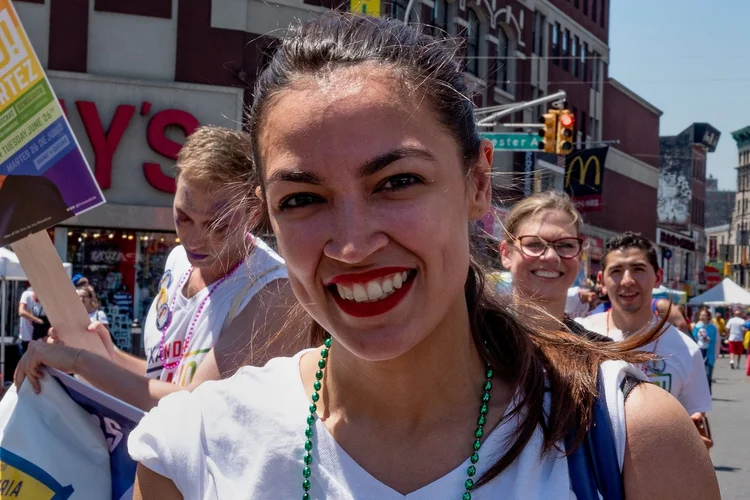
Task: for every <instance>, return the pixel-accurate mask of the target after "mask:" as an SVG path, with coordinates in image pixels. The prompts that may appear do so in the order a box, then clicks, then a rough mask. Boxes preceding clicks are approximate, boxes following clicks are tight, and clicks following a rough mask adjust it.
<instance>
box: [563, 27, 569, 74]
mask: <svg viewBox="0 0 750 500" xmlns="http://www.w3.org/2000/svg"><path fill="white" fill-rule="evenodd" d="M568 38H570V31H568V30H563V32H562V44H561V45H562V51H561V56H562V69H564V70H565V71H569V70H570V58H569V57H570V53H569V52H568Z"/></svg>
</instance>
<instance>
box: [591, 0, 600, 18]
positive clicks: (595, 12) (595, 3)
mask: <svg viewBox="0 0 750 500" xmlns="http://www.w3.org/2000/svg"><path fill="white" fill-rule="evenodd" d="M598 17H599V0H591V19H593V20H594V22H596V19H597V18H598Z"/></svg>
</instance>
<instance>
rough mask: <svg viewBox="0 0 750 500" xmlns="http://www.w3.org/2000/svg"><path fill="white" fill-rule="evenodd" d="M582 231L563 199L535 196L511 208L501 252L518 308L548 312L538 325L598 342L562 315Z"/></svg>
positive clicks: (578, 258)
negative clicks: (582, 335)
mask: <svg viewBox="0 0 750 500" xmlns="http://www.w3.org/2000/svg"><path fill="white" fill-rule="evenodd" d="M582 226H583V220H582V219H581V214H580V213H579V212H578V210H576V208H575V206H574V205H573V202H572V201H571V200H570V198H569V197H568V196H567V195H566V194H564V193H560V192H555V191H548V192H544V193H539V194H536V195H534V196H530V197H528V198H525V199H523V200H522V201H520V202H518V203H516V205H514V206H513V208H512V209H511V210H510V212H509V213H508V216H507V218H506V223H505V232H506V234H505V239H504V240H503V241H502V242H501V244H500V253H501V255H502V261H503V265H504V266H505V267H506V268H508V269H509V270H510V272H511V274H512V276H513V295H514V297H515V298H516V301H517V303H518V304H533V305H535V306H538V307H540V308H541V309H542V310H544V311H545V312H547V313H548V314H549V316H548V317H546V318H543V321H544V320H545V319H546V321H544V323H545V324H546V326H547V327H548V328H551V329H558V328H559V323H558V322H562V323H563V324H564V325H565V326H566V327H567V328H568V329H569V330H571V331H573V332H574V333H579V334H585V335H587V336H589V337H599V336H598V335H596V334H594V333H591V332H587V331H586V330H584V329H583V328H582V327H581V326H580V325H579V324H578V323H576V322H575V321H573V320H572V319H571V318H568V317H567V316H566V315H565V306H566V303H567V301H568V290H569V289H570V288H571V286H572V285H573V282H574V281H575V279H576V276H578V272H579V270H580V268H581V251H582V250H583V239H582V238H581V237H580V235H581V227H582ZM528 309H531V308H528ZM602 339H603V337H602Z"/></svg>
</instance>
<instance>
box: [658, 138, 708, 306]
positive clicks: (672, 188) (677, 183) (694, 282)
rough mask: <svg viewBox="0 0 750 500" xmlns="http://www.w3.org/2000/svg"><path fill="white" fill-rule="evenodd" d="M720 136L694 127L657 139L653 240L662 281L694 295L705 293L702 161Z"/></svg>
mask: <svg viewBox="0 0 750 500" xmlns="http://www.w3.org/2000/svg"><path fill="white" fill-rule="evenodd" d="M720 136H721V133H720V132H719V131H718V130H717V129H716V128H714V127H712V126H711V125H709V124H708V123H693V124H692V125H690V126H689V127H688V128H686V129H685V130H683V131H682V132H680V133H679V134H677V135H675V136H664V137H661V138H660V140H659V151H660V170H659V193H658V203H657V221H658V228H657V241H656V243H657V244H658V248H659V251H660V253H661V260H662V265H663V267H664V279H665V282H666V283H667V284H668V285H669V286H670V287H671V288H676V289H682V290H685V291H686V292H687V293H688V295H696V294H698V293H701V292H702V291H704V290H705V289H706V279H705V273H704V272H703V264H704V262H705V254H706V243H707V242H706V234H705V227H706V224H705V206H706V160H707V155H708V153H712V152H714V151H715V150H716V146H717V144H718V142H719V137H720Z"/></svg>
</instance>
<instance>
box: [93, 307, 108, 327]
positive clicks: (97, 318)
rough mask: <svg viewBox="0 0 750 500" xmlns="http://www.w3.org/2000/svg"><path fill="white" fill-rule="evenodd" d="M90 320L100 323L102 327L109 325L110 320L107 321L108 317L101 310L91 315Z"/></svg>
mask: <svg viewBox="0 0 750 500" xmlns="http://www.w3.org/2000/svg"><path fill="white" fill-rule="evenodd" d="M89 319H90V320H91V321H92V322H93V321H98V322H99V323H101V324H102V325H108V324H109V320H108V319H107V315H106V314H105V313H104V311H102V310H101V309H97V310H96V311H94V312H90V313H89Z"/></svg>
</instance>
